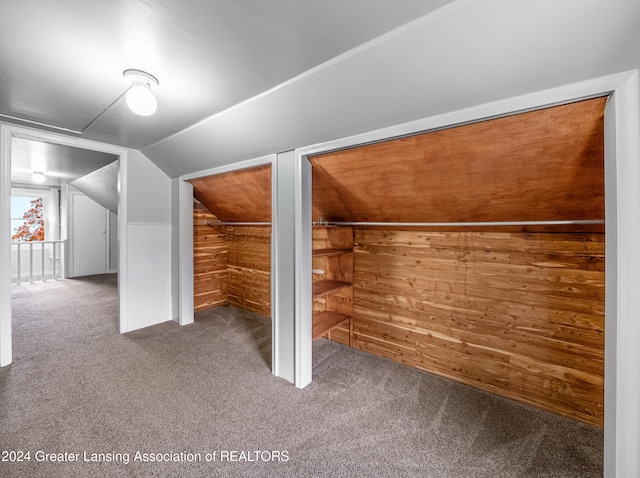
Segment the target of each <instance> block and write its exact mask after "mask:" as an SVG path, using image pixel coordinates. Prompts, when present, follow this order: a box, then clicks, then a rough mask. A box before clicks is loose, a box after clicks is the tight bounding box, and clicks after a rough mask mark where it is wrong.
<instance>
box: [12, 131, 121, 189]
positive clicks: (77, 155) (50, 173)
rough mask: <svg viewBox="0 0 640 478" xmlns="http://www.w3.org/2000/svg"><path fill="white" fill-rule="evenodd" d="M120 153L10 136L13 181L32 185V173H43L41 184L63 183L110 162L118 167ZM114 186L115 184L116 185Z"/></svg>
mask: <svg viewBox="0 0 640 478" xmlns="http://www.w3.org/2000/svg"><path fill="white" fill-rule="evenodd" d="M117 160H118V156H115V155H113V154H108V153H101V152H99V151H90V150H86V149H81V148H74V147H71V146H63V145H60V144H50V143H44V142H41V141H33V140H30V139H23V138H12V140H11V182H12V183H14V184H26V185H33V183H32V181H31V175H32V174H33V173H34V172H35V171H39V172H42V173H44V175H45V182H44V183H43V184H42V186H62V185H63V184H67V183H70V182H72V181H75V180H77V179H79V178H82V177H84V176H86V175H87V174H90V173H92V172H94V171H96V170H99V169H101V168H103V167H105V166H106V165H108V164H115V165H116V166H115V167H116V168H117V162H116V161H117ZM114 190H115V188H114Z"/></svg>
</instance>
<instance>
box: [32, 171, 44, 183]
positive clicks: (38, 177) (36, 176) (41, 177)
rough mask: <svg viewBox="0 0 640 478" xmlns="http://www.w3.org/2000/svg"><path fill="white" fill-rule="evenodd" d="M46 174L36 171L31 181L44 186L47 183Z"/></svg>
mask: <svg viewBox="0 0 640 478" xmlns="http://www.w3.org/2000/svg"><path fill="white" fill-rule="evenodd" d="M45 179H46V178H45V177H44V173H43V172H42V171H34V172H33V174H32V175H31V181H33V182H34V183H36V184H42V183H44V181H45Z"/></svg>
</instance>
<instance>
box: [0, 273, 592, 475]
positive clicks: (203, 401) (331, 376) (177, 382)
mask: <svg viewBox="0 0 640 478" xmlns="http://www.w3.org/2000/svg"><path fill="white" fill-rule="evenodd" d="M12 306H13V313H14V363H13V364H12V365H10V366H8V367H5V368H3V369H0V424H1V433H0V450H3V451H4V452H14V453H13V454H10V453H6V454H5V455H4V456H6V457H7V459H9V461H0V476H2V477H40V476H42V477H93V476H95V477H111V476H135V477H156V476H157V477H200V476H202V477H210V476H213V477H215V476H221V477H222V476H224V477H236V476H237V477H244V476H246V477H314V476H318V477H434V478H436V477H437V478H447V477H453V478H460V477H464V478H473V477H491V478H499V477H505V478H506V477H508V478H512V477H549V478H551V477H557V478H560V477H567V478H576V477H580V478H589V477H598V476H601V475H602V460H603V458H602V457H603V434H602V430H600V429H598V428H596V427H592V426H588V425H585V424H582V423H578V422H576V421H573V420H570V419H566V418H563V417H560V416H557V415H554V414H551V413H547V412H544V411H540V410H537V409H534V408H531V407H528V406H525V405H521V404H518V403H516V402H513V401H510V400H507V399H503V398H500V397H497V396H494V395H491V394H488V393H484V392H481V391H478V390H475V389H473V388H470V387H467V386H464V385H460V384H456V383H454V382H451V381H449V380H445V379H441V378H438V377H435V376H432V375H430V374H427V373H424V372H420V371H417V370H413V369H410V368H408V367H404V366H402V365H399V364H396V363H393V362H391V361H389V360H386V359H383V358H379V357H375V356H373V355H370V354H367V353H365V352H361V351H357V350H353V349H349V348H348V347H344V346H341V345H339V344H336V343H333V342H329V341H326V340H324V339H321V340H319V341H316V342H315V343H314V350H313V363H314V371H313V377H314V380H313V382H312V383H311V384H310V385H309V386H307V387H306V388H304V389H302V390H299V389H297V388H296V387H294V386H293V385H291V384H289V383H287V382H285V381H283V380H281V379H278V378H274V377H273V375H272V374H271V370H270V362H271V358H270V356H271V323H270V321H269V320H268V319H266V318H264V317H260V316H257V315H254V314H251V313H248V312H245V311H242V310H240V309H236V308H234V307H224V306H223V307H219V308H216V309H213V310H209V311H205V312H202V313H199V314H197V316H196V322H195V324H193V325H190V326H186V327H180V326H178V325H176V324H175V323H173V322H168V323H164V324H160V325H158V326H154V327H149V328H147V329H143V330H139V331H136V332H132V333H129V334H124V335H122V334H119V333H118V331H117V313H118V301H117V290H116V278H115V276H95V277H89V278H85V279H83V280H64V281H57V282H45V283H40V284H29V285H20V286H14V288H13V300H12ZM21 452H22V453H26V452H28V453H29V460H25V459H24V455H22V458H23V461H16V460H15V459H17V458H18V454H19V453H21ZM72 457H75V458H78V460H79V461H58V459H60V458H61V459H66V460H69V459H70V458H72ZM94 458H95V461H93V459H94ZM12 459H13V461H11V460H12ZM190 459H193V461H190Z"/></svg>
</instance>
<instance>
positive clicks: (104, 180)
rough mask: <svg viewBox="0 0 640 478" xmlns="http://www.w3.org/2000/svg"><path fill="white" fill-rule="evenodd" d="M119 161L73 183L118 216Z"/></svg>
mask: <svg viewBox="0 0 640 478" xmlns="http://www.w3.org/2000/svg"><path fill="white" fill-rule="evenodd" d="M118 167H119V165H118V161H114V162H113V163H111V164H107V165H106V166H105V167H103V168H100V169H98V170H97V171H94V172H92V173H89V174H87V175H86V176H83V177H81V178H78V179H76V180H75V181H73V182H72V183H71V185H72V186H74V187H76V188H77V189H79V190H80V191H82V192H83V193H85V194H86V195H87V196H89V197H90V198H91V199H93V200H94V201H95V202H97V203H98V204H100V205H101V206H102V207H104V208H107V209H109V210H110V211H111V212H113V213H114V214H118Z"/></svg>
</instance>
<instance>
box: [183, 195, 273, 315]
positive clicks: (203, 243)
mask: <svg viewBox="0 0 640 478" xmlns="http://www.w3.org/2000/svg"><path fill="white" fill-rule="evenodd" d="M205 220H208V221H215V220H217V218H216V216H215V215H214V214H213V213H211V212H210V211H209V210H208V209H206V208H205V207H204V206H203V205H202V204H200V203H199V202H198V201H194V208H193V228H194V230H193V237H194V243H193V253H194V258H193V259H194V270H193V272H194V312H199V311H201V310H207V309H211V308H213V307H217V306H219V305H225V304H230V305H234V306H236V307H239V308H241V309H244V310H249V311H251V312H256V313H258V314H261V315H264V316H266V317H270V316H271V314H270V310H271V275H270V274H271V272H270V269H271V264H270V261H271V237H270V236H271V228H270V227H228V226H219V227H211V226H208V225H206V224H205V223H204V222H205Z"/></svg>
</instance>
